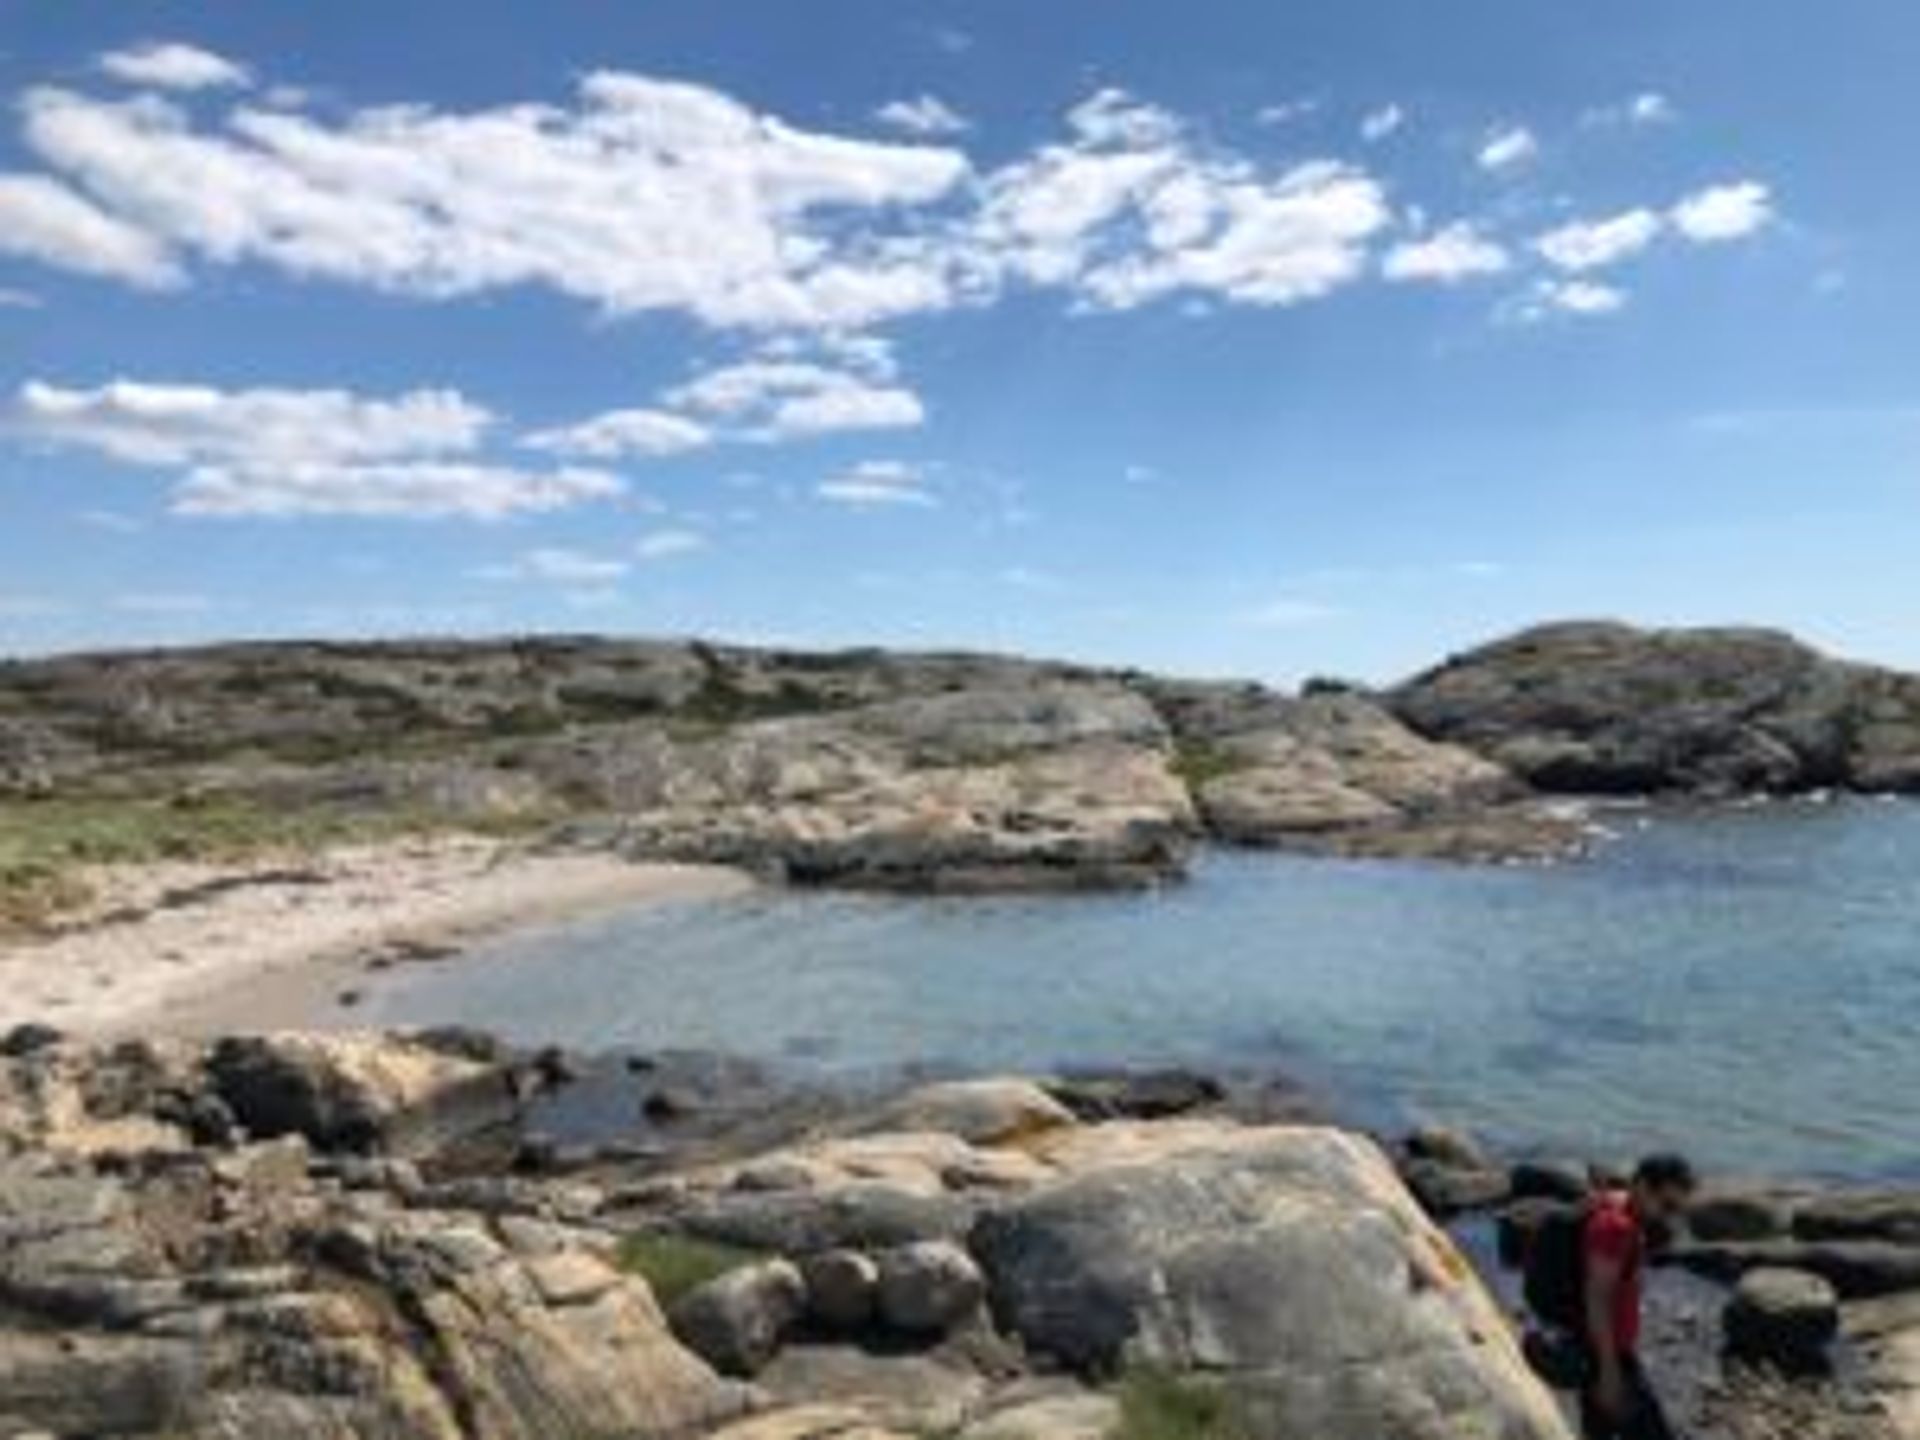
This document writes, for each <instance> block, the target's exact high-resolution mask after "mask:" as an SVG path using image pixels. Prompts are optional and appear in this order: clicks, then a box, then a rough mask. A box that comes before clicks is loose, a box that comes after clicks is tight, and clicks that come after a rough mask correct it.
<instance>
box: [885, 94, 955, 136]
mask: <svg viewBox="0 0 1920 1440" xmlns="http://www.w3.org/2000/svg"><path fill="white" fill-rule="evenodd" d="M873 118H874V119H876V120H878V121H879V122H880V123H881V124H883V125H890V126H892V127H893V128H894V129H895V130H900V131H904V132H905V133H906V134H909V135H922V136H926V135H964V134H965V133H966V132H967V131H968V130H971V129H972V128H973V126H972V124H971V123H970V122H969V121H968V120H967V117H966V116H964V115H962V114H960V112H959V111H957V110H955V109H954V108H953V107H952V106H950V105H948V104H947V103H946V102H945V101H943V100H941V99H939V98H938V97H937V96H933V95H919V96H916V97H914V98H913V99H911V100H890V101H888V102H887V103H886V104H885V105H882V106H881V107H880V108H879V109H878V110H876V111H874V112H873Z"/></svg>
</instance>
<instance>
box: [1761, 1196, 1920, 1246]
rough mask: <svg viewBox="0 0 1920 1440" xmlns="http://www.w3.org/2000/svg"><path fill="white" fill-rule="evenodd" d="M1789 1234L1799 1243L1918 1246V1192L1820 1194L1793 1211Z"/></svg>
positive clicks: (1919, 1227)
mask: <svg viewBox="0 0 1920 1440" xmlns="http://www.w3.org/2000/svg"><path fill="white" fill-rule="evenodd" d="M1793 1233H1794V1234H1795V1235H1796V1236H1797V1237H1799V1238H1800V1239H1802V1240H1885V1241H1889V1242H1891V1243H1893V1244H1896V1245H1920V1190H1906V1191H1886V1192H1873V1193H1865V1194H1857V1193H1856V1194H1848V1193H1838V1194H1832V1195H1823V1196H1821V1197H1819V1198H1817V1199H1813V1200H1809V1201H1807V1202H1806V1203H1805V1204H1803V1205H1801V1206H1799V1207H1798V1208H1797V1209H1796V1210H1795V1211H1794V1215H1793Z"/></svg>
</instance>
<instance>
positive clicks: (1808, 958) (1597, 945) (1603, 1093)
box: [367, 802, 1920, 1176]
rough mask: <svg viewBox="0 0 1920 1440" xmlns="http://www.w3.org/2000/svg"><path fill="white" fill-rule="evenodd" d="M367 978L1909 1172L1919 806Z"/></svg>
mask: <svg viewBox="0 0 1920 1440" xmlns="http://www.w3.org/2000/svg"><path fill="white" fill-rule="evenodd" d="M367 1004H368V1010H369V1011H370V1013H371V1014H372V1016H373V1018H375V1019H378V1020H381V1021H393V1022H406V1021H434V1022H440V1021H448V1020H461V1021H468V1022H472V1023H478V1024H484V1025H489V1026H492V1027H495V1028H497V1029H501V1030H504V1031H506V1032H508V1033H512V1034H517V1035H520V1036H523V1037H525V1038H528V1039H539V1040H559V1041H563V1042H566V1043H569V1044H574V1045H579V1046H585V1047H595V1048H599V1047H612V1046H637V1047H644V1048H658V1047H668V1046H674V1047H696V1048H713V1049H719V1050H725V1051H731V1052H735V1053H741V1054H747V1055H751V1056H756V1057H767V1058H775V1059H780V1060H784V1061H787V1062H791V1063H793V1064H795V1065H796V1066H801V1067H805V1068H808V1069H825V1070H829V1071H834V1072H840V1073H855V1072H865V1071H869V1070H873V1069H878V1068H890V1067H894V1066H899V1065H902V1064H914V1063H919V1064H929V1065H934V1066H943V1067H944V1066H953V1067H957V1068H963V1069H980V1068H1018V1069H1041V1068H1047V1067H1055V1066H1061V1065H1068V1064H1076V1063H1080V1064H1119V1063H1126V1064H1158V1063H1187V1064H1195V1065H1200V1066H1246V1065H1250V1066H1272V1067H1275V1068H1279V1069H1285V1070H1290V1071H1292V1072H1293V1073H1295V1074H1298V1075H1301V1076H1303V1077H1305V1078H1306V1079H1308V1080H1309V1081H1310V1082H1312V1083H1314V1084H1316V1085H1318V1086H1320V1087H1321V1088H1323V1089H1324V1090H1325V1091H1326V1092H1327V1093H1328V1094H1329V1095H1331V1096H1332V1097H1334V1099H1335V1102H1336V1103H1337V1104H1338V1105H1339V1106H1340V1107H1341V1108H1342V1109H1343V1110H1344V1111H1345V1112H1346V1113H1347V1114H1348V1115H1350V1116H1352V1117H1354V1118H1356V1119H1359V1120H1363V1121H1368V1122H1374V1123H1381V1124H1392V1123H1399V1122H1402V1121H1404V1120H1406V1119H1408V1118H1411V1117H1414V1116H1431V1117H1437V1118H1444V1119H1446V1120H1449V1121H1453V1122H1456V1123H1462V1124H1466V1125H1469V1126H1472V1127H1475V1128H1477V1129H1479V1130H1481V1131H1482V1132H1484V1133H1486V1134H1487V1135H1489V1136H1490V1137H1492V1138H1494V1139H1496V1140H1498V1141H1501V1142H1503V1143H1507V1144H1513V1145H1520V1146H1529V1147H1539V1148H1543V1149H1562V1148H1564V1149H1566V1150H1568V1151H1570V1152H1577V1153H1581V1154H1596V1153H1598V1154H1618V1153H1626V1152H1630V1151H1633V1150H1635V1149H1638V1148H1641V1147H1645V1146H1649V1145H1653V1144H1668V1143H1671V1144H1680V1145H1684V1146H1686V1147H1687V1148H1689V1149H1690V1150H1692V1151H1693V1152H1695V1153H1696V1154H1697V1155H1699V1156H1701V1157H1702V1158H1703V1159H1705V1160H1707V1161H1708V1162H1710V1163H1711V1164H1714V1165H1716V1166H1721V1167H1733V1168H1738V1169H1742V1170H1748V1171H1753V1172H1769V1173H1789V1172H1790V1173H1815V1172H1817V1173H1834V1174H1846V1175H1854V1176H1864V1175H1880V1174H1900V1175H1912V1174H1920V806H1913V805H1904V804H1891V803H1886V804H1883V803H1873V802H1860V803H1853V804H1844V805H1830V806H1774V807H1766V808H1762V809H1754V810H1746V811H1739V812H1732V813H1721V814H1716V815H1711V816H1698V817H1692V818H1685V819H1672V818H1670V819H1662V820H1659V821H1656V822H1653V823H1648V824H1644V825H1642V826H1640V827H1638V828H1635V829H1632V830H1630V831H1629V833H1627V834H1626V835H1625V836H1624V837H1623V838H1622V839H1621V840H1620V841H1619V842H1617V843H1615V844H1613V845H1610V846H1608V847H1606V848H1605V849H1604V850H1603V851H1602V852H1601V853H1600V855H1599V856H1598V857H1597V858H1596V859H1595V860H1593V861H1592V862H1590V863H1588V864H1584V865H1577V866H1567V867H1562V868H1558V869H1550V870H1535V869H1464V868H1454V867H1443V866H1428V865H1411V864H1382V863H1352V862H1339V861H1323V860H1310V859H1300V858H1292V857H1284V856H1273V855H1247V854H1226V853H1219V854H1214V855H1211V856H1209V857H1207V858H1206V859H1205V861H1204V862H1203V863H1202V864H1201V866H1200V867H1199V870H1198V873H1197V875H1196V877H1195V879H1194V880H1193V882H1192V883H1191V884H1188V885H1185V886H1181V887H1175V888H1172V889H1169V890H1167V891H1164V892H1161V893H1157V894H1150V895H1123V896H1104V897H1092V898H1061V897H1043V898H1019V899H989V900H977V899H976V900H939V899H933V900H928V899H894V898H882V897H870V896H848V895H829V894H780V893H768V894H761V895H755V896H752V897H749V898H746V899H737V900H728V901H720V902H702V903H696V904H685V905H675V906H669V907H661V908H652V909H645V910H639V911H632V912H626V913H621V914H616V915H608V916H600V917H596V918H594V919H592V920H590V921H583V922H576V923H573V924H569V925H566V926H562V927H556V928H552V929H547V930H543V931H540V932H537V933H528V934H523V935H519V936H516V937H513V938H511V939H509V940H504V941H501V942H498V943H495V944H493V945H490V946H488V947H485V948H483V949H482V950H479V951H477V952H476V953H475V954H474V955H473V956H472V957H471V958H470V959H469V960H468V961H466V962H464V963H462V964H459V965H454V966H439V967H427V968H422V969H418V970H413V971H408V972H402V973H399V974H398V975H396V976H395V977H394V978H393V980H392V981H391V983H389V984H386V985H383V986H382V987H380V988H379V989H378V990H376V991H375V992H374V994H373V995H371V996H370V997H369V999H368V1002H367Z"/></svg>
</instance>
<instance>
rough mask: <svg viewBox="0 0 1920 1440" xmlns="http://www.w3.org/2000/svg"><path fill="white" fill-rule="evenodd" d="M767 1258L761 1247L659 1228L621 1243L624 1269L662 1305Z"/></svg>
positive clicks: (621, 1257) (621, 1265)
mask: <svg viewBox="0 0 1920 1440" xmlns="http://www.w3.org/2000/svg"><path fill="white" fill-rule="evenodd" d="M764 1258H765V1257H764V1256H763V1255H762V1254H761V1253H760V1252H759V1251H758V1250H749V1249H747V1248H746V1247H744V1246H741V1245H725V1244H722V1243H721V1242H719V1241H717V1240H700V1239H696V1238H694V1237H693V1236H690V1235H667V1234H662V1233H659V1232H657V1231H641V1232H639V1233H637V1234H633V1235H629V1236H627V1237H626V1238H625V1239H623V1240H622V1241H621V1242H620V1268H621V1269H623V1270H625V1271H627V1272H628V1273H629V1274H632V1275H638V1276H640V1277H641V1279H643V1280H645V1281H646V1282H647V1284H648V1286H649V1287H650V1288H651V1289H652V1290H653V1298H654V1299H656V1300H658V1301H659V1302H660V1304H661V1305H662V1306H669V1305H672V1304H673V1303H674V1302H675V1301H677V1300H678V1299H679V1298H680V1297H681V1296H683V1295H685V1294H687V1293H688V1292H689V1291H691V1290H698V1289H699V1288H700V1287H701V1286H702V1285H704V1284H706V1283H707V1282H708V1281H709V1280H717V1279H719V1278H720V1277H721V1276H722V1275H725V1274H727V1273H728V1272H729V1271H733V1270H738V1269H740V1268H741V1267H742V1266H744V1265H751V1264H753V1263H754V1262H755V1261H757V1260H761V1259H764Z"/></svg>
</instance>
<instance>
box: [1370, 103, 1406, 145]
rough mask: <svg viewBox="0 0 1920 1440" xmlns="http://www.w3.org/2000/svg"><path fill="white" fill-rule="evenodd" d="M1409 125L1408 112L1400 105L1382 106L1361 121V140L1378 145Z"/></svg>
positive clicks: (1371, 111)
mask: <svg viewBox="0 0 1920 1440" xmlns="http://www.w3.org/2000/svg"><path fill="white" fill-rule="evenodd" d="M1406 123H1407V112H1406V111H1405V110H1403V109H1401V108H1400V107H1399V106H1398V105H1382V106H1381V107H1380V108H1379V109H1378V110H1370V111H1368V112H1367V113H1366V114H1365V115H1364V116H1362V117H1361V119H1360V138H1361V139H1362V140H1364V141H1366V142H1367V143H1368V144H1369V145H1377V144H1379V143H1380V142H1381V141H1382V140H1384V139H1386V138H1387V137H1388V136H1389V135H1391V134H1393V133H1394V132H1395V131H1396V130H1398V129H1399V128H1400V127H1401V126H1402V125H1405V124H1406Z"/></svg>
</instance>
